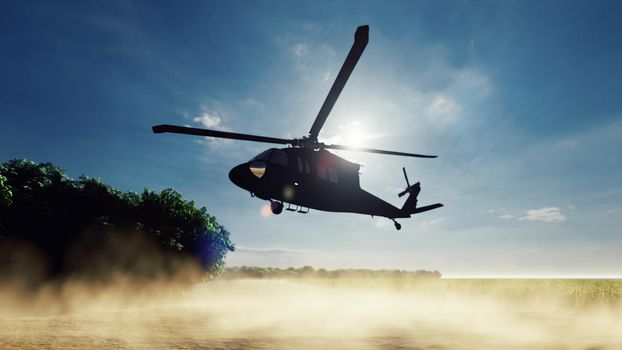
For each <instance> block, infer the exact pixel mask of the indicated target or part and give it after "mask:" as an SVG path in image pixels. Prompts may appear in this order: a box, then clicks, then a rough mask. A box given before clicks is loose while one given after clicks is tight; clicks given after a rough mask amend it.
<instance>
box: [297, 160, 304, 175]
mask: <svg viewBox="0 0 622 350" xmlns="http://www.w3.org/2000/svg"><path fill="white" fill-rule="evenodd" d="M298 171H300V172H301V173H302V172H303V171H304V168H303V165H302V158H300V157H298Z"/></svg>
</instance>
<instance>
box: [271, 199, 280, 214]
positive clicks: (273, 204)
mask: <svg viewBox="0 0 622 350" xmlns="http://www.w3.org/2000/svg"><path fill="white" fill-rule="evenodd" d="M270 210H272V214H274V215H279V214H281V213H282V212H283V203H281V202H270Z"/></svg>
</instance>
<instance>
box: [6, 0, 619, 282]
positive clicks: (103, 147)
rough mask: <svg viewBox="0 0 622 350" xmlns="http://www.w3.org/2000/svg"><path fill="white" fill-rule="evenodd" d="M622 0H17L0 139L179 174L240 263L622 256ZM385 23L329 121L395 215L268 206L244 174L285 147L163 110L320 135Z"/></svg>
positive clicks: (540, 264)
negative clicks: (341, 83)
mask: <svg viewBox="0 0 622 350" xmlns="http://www.w3.org/2000/svg"><path fill="white" fill-rule="evenodd" d="M620 18H622V5H620V4H619V3H618V2H615V1H582V2H579V1H516V2H514V1H487V2H486V1H405V2H397V1H394V2H386V3H381V2H377V1H353V2H348V1H339V2H334V3H332V2H316V1H311V2H286V1H282V2H269V1H262V2H251V1H247V2H237V1H227V2H215V1H210V2H207V1H196V2H190V1H188V2H183V3H174V2H165V1H163V2H156V1H144V2H141V1H105V2H91V1H76V2H64V1H59V2H37V1H33V2H28V3H26V2H3V3H2V5H0V47H1V48H2V49H1V51H0V118H2V124H1V125H2V126H1V127H0V159H1V160H2V161H7V160H9V159H12V158H16V157H24V158H29V159H32V160H35V161H51V162H54V163H57V164H59V165H61V166H62V167H63V168H65V169H66V170H67V172H68V173H69V174H70V175H71V176H74V177H77V176H79V175H80V174H86V175H89V176H97V177H100V178H102V180H104V181H106V182H108V183H111V184H113V185H115V186H117V187H118V188H120V189H123V190H134V191H141V190H142V189H143V188H144V187H148V188H151V189H156V190H158V189H163V188H166V187H173V188H175V189H176V190H178V191H180V192H181V193H182V194H183V195H184V196H185V197H186V198H189V199H193V200H195V201H196V203H197V204H199V205H205V206H207V207H208V209H209V211H210V212H211V213H212V214H214V215H215V216H216V217H217V219H218V220H219V221H220V222H221V223H222V224H224V225H225V226H226V227H227V228H228V229H229V230H230V232H231V234H232V239H233V240H234V242H235V243H236V244H237V247H238V250H237V251H236V252H235V253H231V254H230V255H229V257H228V263H229V264H231V265H240V264H250V265H263V266H302V265H306V264H310V265H313V266H316V267H327V268H341V267H368V268H401V269H418V268H425V269H438V270H440V271H441V272H443V273H444V274H445V275H447V276H622V232H621V231H620V230H621V229H620V227H621V226H622V219H621V216H622V157H621V156H620V153H621V152H622V137H621V136H622V102H621V100H620V82H621V81H622V65H621V64H620V62H622V39H620V35H619V33H620V32H621V30H622V28H621V27H622V24H620V20H619V19H620ZM362 24H369V25H370V42H369V44H368V46H367V49H366V51H365V52H364V53H363V56H362V58H361V60H360V61H359V64H358V66H357V67H356V69H355V71H354V73H353V74H352V76H351V78H350V80H349V82H348V83H347V85H346V87H345V89H344V91H343V93H342V94H341V97H340V99H339V100H338V102H337V104H336V105H335V108H334V109H333V111H332V113H331V116H330V117H329V119H328V121H327V122H326V124H325V126H324V128H323V129H322V133H321V134H320V138H321V139H322V138H323V139H324V140H325V141H329V142H339V143H354V144H361V145H365V146H368V147H373V148H383V149H391V150H401V151H406V152H415V153H429V154H438V155H439V158H437V159H432V160H430V159H408V158H400V157H387V156H379V155H366V154H359V153H347V152H342V153H339V154H340V155H342V156H344V157H346V158H348V159H351V160H354V161H358V162H360V163H362V164H364V167H363V168H362V176H361V183H362V187H363V188H365V189H366V190H368V191H370V192H372V193H374V194H377V195H378V196H379V197H381V198H383V199H385V200H387V201H389V202H391V203H393V204H395V205H400V206H401V204H402V200H401V199H398V198H397V193H398V192H399V191H401V189H402V188H403V186H404V180H403V177H402V174H401V167H402V166H405V167H406V168H407V170H408V173H409V177H410V179H411V181H421V182H422V188H423V190H422V193H421V195H420V197H419V198H420V203H421V204H428V203H430V204H431V203H436V202H442V203H444V204H445V207H444V208H441V209H438V210H434V211H431V212H427V213H424V214H421V215H419V216H415V217H414V218H412V219H410V220H403V221H402V224H403V228H402V230H401V231H399V232H398V231H395V229H394V228H393V225H392V224H391V222H390V221H388V220H385V219H379V218H375V219H371V218H370V217H366V216H360V215H355V214H335V213H325V212H319V211H314V210H312V211H311V212H310V213H309V214H306V215H301V214H293V213H289V212H286V213H284V214H282V215H280V216H268V217H265V216H262V214H261V209H262V206H263V205H264V203H263V202H261V201H260V200H258V199H253V198H250V196H249V194H248V193H245V192H244V191H242V190H240V189H238V188H237V187H235V186H234V185H233V184H231V183H230V182H229V180H228V178H227V173H228V171H229V169H230V168H231V167H233V166H234V165H236V164H239V163H242V162H245V161H246V160H248V159H249V158H251V157H252V156H253V155H255V154H257V153H259V152H261V151H262V150H263V149H265V148H268V147H270V145H263V144H258V143H249V142H242V141H228V142H223V141H214V140H208V139H197V138H194V137H189V136H188V137H184V136H181V135H154V134H152V133H151V130H150V127H151V126H152V125H154V124H160V123H170V124H186V125H193V126H197V127H200V126H209V127H214V128H220V129H223V130H231V131H237V132H244V133H253V134H259V135H269V136H276V137H300V136H303V135H306V134H307V132H308V130H309V128H310V126H311V124H312V122H313V119H314V118H315V116H316V114H317V111H318V110H319V108H320V106H321V104H322V102H323V100H324V97H325V96H326V94H327V93H328V90H329V89H330V86H331V84H332V82H333V79H334V77H335V76H336V74H337V72H338V70H339V68H340V66H341V63H342V62H343V60H344V59H345V56H346V54H347V52H348V50H349V49H350V46H351V44H352V40H353V34H354V30H355V28H356V27H357V26H358V25H362Z"/></svg>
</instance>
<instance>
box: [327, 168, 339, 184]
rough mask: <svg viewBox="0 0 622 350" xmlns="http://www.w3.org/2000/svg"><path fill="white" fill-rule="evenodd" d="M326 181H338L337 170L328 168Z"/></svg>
mask: <svg viewBox="0 0 622 350" xmlns="http://www.w3.org/2000/svg"><path fill="white" fill-rule="evenodd" d="M328 181H330V182H333V183H337V182H339V175H338V174H337V170H335V169H333V168H329V169H328Z"/></svg>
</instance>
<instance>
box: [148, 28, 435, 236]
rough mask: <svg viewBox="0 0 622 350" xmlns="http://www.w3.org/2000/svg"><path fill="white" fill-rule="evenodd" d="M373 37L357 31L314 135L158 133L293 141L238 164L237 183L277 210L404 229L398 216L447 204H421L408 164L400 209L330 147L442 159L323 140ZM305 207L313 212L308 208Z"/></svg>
mask: <svg viewBox="0 0 622 350" xmlns="http://www.w3.org/2000/svg"><path fill="white" fill-rule="evenodd" d="M368 38H369V26H366V25H365V26H360V27H358V28H357V29H356V33H355V34H354V44H353V45H352V48H351V49H350V52H349V53H348V56H347V57H346V60H345V62H344V63H343V66H342V67H341V70H340V71H339V74H338V75H337V78H336V79H335V82H334V83H333V86H332V87H331V89H330V91H329V93H328V96H327V97H326V100H325V101H324V104H323V105H322V108H321V109H320V111H319V113H318V115H317V117H316V118H315V121H314V122H313V125H312V126H311V130H310V131H309V136H305V137H302V138H300V139H281V138H275V137H266V136H257V135H249V134H239V133H233V132H227V131H218V130H208V129H199V128H191V127H185V126H177V125H168V124H163V125H156V126H154V127H153V132H154V133H165V132H170V133H177V134H187V135H197V136H208V137H217V138H225V139H234V140H244V141H255V142H266V143H276V144H282V145H289V147H287V148H280V149H278V148H270V149H268V150H266V151H264V152H262V153H261V154H259V155H257V156H255V157H254V158H252V159H251V160H250V161H248V162H246V163H242V164H240V165H237V166H236V167H234V168H233V169H231V171H230V172H229V179H230V180H231V181H232V182H233V183H234V184H236V185H237V186H239V187H241V188H243V189H245V190H247V191H249V192H250V193H251V195H252V196H254V197H258V198H261V199H263V200H269V201H270V208H271V210H272V213H274V214H280V213H281V212H282V211H283V208H284V203H286V204H287V205H288V207H287V208H286V210H290V211H298V212H300V213H308V212H309V208H313V209H318V210H324V211H333V212H349V213H359V214H367V215H371V216H372V217H373V216H383V217H386V218H389V219H391V220H393V223H394V224H395V228H396V229H398V230H399V229H401V225H400V224H399V223H398V222H397V221H396V220H395V219H398V218H409V217H410V216H411V215H413V214H418V213H422V212H424V211H428V210H432V209H436V208H440V207H442V206H443V205H442V204H440V203H438V204H432V205H427V206H424V207H417V196H418V195H419V192H420V191H421V185H420V183H419V182H417V183H416V184H414V185H410V183H409V181H408V176H407V175H406V169H405V168H402V171H403V172H404V178H405V179H406V189H405V190H404V191H402V192H401V193H399V194H398V196H399V197H402V196H403V195H405V194H407V193H408V195H409V196H408V199H406V202H405V203H404V205H403V206H402V207H401V208H397V207H395V206H393V205H391V204H389V203H387V202H385V201H383V200H382V199H380V198H378V197H376V196H374V195H372V194H371V193H368V192H366V191H364V190H363V189H361V187H360V185H359V168H360V165H359V164H356V163H353V162H350V161H348V160H346V159H344V158H341V157H339V156H337V155H335V154H333V153H331V152H329V151H327V149H336V150H348V151H359V152H368V153H379V154H387V155H396V156H406V157H419V158H436V156H430V155H422V154H414V153H405V152H394V151H385V150H379V149H371V148H361V147H350V146H342V145H326V144H324V143H321V142H319V141H318V135H319V133H320V129H321V128H322V126H323V125H324V122H325V121H326V118H327V117H328V114H329V113H330V111H331V110H332V108H333V106H334V105H335V102H336V101H337V98H338V97H339V94H340V93H341V90H343V87H344V86H345V84H346V82H347V81H348V78H349V77H350V74H351V73H352V71H353V70H354V67H355V66H356V63H357V62H358V60H359V58H360V57H361V54H362V53H363V50H365V47H366V46H367V42H368ZM305 208H306V209H307V210H304V209H305Z"/></svg>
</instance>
